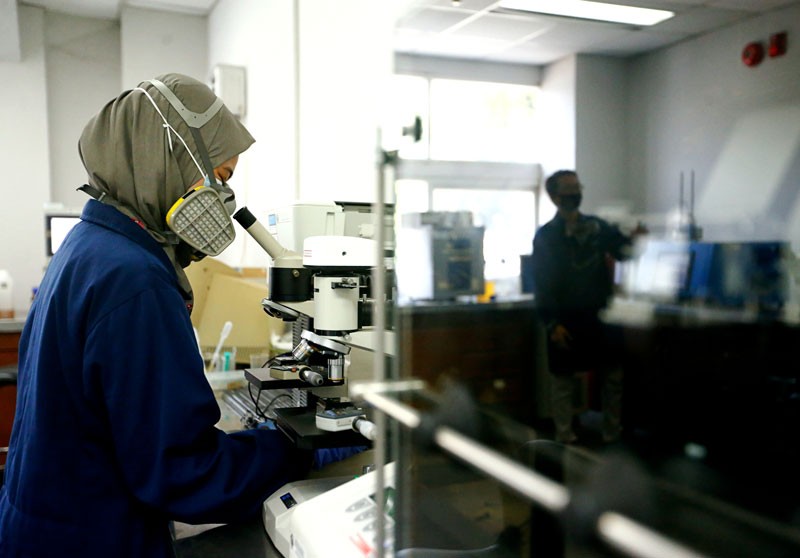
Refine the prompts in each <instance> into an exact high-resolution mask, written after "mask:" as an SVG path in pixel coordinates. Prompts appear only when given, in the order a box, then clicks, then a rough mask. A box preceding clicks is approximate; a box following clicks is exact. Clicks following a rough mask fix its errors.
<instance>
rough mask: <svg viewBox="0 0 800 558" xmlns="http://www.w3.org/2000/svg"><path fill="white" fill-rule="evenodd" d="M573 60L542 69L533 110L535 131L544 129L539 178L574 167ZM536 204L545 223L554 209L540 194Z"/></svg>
mask: <svg viewBox="0 0 800 558" xmlns="http://www.w3.org/2000/svg"><path fill="white" fill-rule="evenodd" d="M577 60H578V59H577V56H569V57H567V58H564V59H563V60H559V61H558V62H555V63H554V64H550V65H549V66H547V67H546V68H544V73H543V76H542V86H541V87H542V89H541V94H540V97H539V99H540V102H539V111H537V112H538V113H539V114H540V115H541V116H540V117H541V121H540V123H539V129H541V130H548V133H547V134H545V135H544V137H542V138H541V145H540V147H539V151H540V152H541V157H540V159H539V160H540V161H541V162H542V177H543V179H546V178H547V177H548V176H550V175H551V174H552V173H554V172H555V171H557V170H559V169H574V168H575V163H576V157H575V146H576V139H575V137H576V132H577V125H576V120H575V119H576V106H575V103H576V93H575V92H576V87H577V66H578V62H577ZM539 201H540V203H539V216H538V217H539V222H540V223H546V222H547V221H549V220H550V219H551V218H552V217H553V213H554V212H555V207H554V206H553V204H552V203H551V202H550V199H549V198H548V197H547V195H546V194H544V193H543V194H542V195H540V197H539Z"/></svg>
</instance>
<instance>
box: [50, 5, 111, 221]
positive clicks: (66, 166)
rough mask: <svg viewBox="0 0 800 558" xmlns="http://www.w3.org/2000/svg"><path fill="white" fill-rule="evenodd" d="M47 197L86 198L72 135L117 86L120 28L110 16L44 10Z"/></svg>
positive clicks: (68, 203) (68, 201)
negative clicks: (48, 165) (102, 16)
mask: <svg viewBox="0 0 800 558" xmlns="http://www.w3.org/2000/svg"><path fill="white" fill-rule="evenodd" d="M44 21H45V28H44V29H45V31H44V37H45V48H46V68H47V71H46V76H47V85H46V87H47V121H48V124H49V145H50V176H51V183H50V199H51V201H53V202H57V203H60V204H62V205H64V206H65V207H68V208H81V207H83V205H84V204H85V203H86V200H87V199H89V198H88V196H87V195H86V194H84V193H83V192H76V191H75V189H76V188H77V187H79V186H80V185H82V184H85V183H86V169H84V168H83V164H82V163H81V160H80V157H79V156H78V139H79V138H80V135H81V133H82V132H83V127H84V126H85V125H86V122H88V120H89V119H90V118H91V117H92V116H93V115H94V114H95V113H97V111H98V110H100V108H101V107H103V106H104V105H105V104H106V103H107V102H108V101H109V100H111V99H112V98H114V97H116V96H117V95H118V94H119V92H120V33H119V24H118V23H117V22H115V21H111V20H104V19H94V18H85V17H76V16H69V15H65V14H59V13H57V12H46V13H45V18H44Z"/></svg>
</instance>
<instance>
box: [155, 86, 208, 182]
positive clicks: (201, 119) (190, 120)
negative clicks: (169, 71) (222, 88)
mask: <svg viewBox="0 0 800 558" xmlns="http://www.w3.org/2000/svg"><path fill="white" fill-rule="evenodd" d="M149 82H150V83H151V84H152V85H153V86H154V87H155V88H156V89H158V90H159V92H161V94H162V95H164V97H165V98H166V99H167V101H169V104H170V105H172V108H174V109H175V111H176V112H177V113H178V114H179V115H180V116H181V118H183V121H184V122H186V125H187V126H189V130H190V131H191V132H192V138H194V142H195V145H196V146H197V151H198V153H199V154H200V160H201V161H202V163H203V166H204V167H205V169H206V172H205V175H204V176H205V182H206V186H211V187H214V186H216V183H217V181H216V180H212V177H213V176H214V166H213V165H212V164H211V158H210V157H209V156H208V149H206V144H205V142H204V141H203V137H202V136H201V135H200V128H202V127H203V126H205V125H206V124H207V123H208V121H209V120H211V119H212V118H214V116H215V115H216V114H217V113H218V112H219V109H221V108H222V104H223V103H222V99H220V98H219V97H217V100H216V101H214V102H213V103H211V106H210V107H208V108H207V109H206V111H205V112H194V111H191V110H189V109H188V108H186V106H185V105H184V104H183V103H182V102H181V100H180V99H178V97H177V96H176V95H175V93H173V92H172V90H171V89H170V88H169V87H167V86H166V85H165V84H164V83H163V82H162V81H159V80H157V79H151V80H149ZM151 101H152V99H151ZM162 118H163V115H162ZM165 121H166V119H165ZM175 133H176V134H177V132H175ZM179 137H180V136H179ZM200 173H201V174H203V172H202V170H201V172H200Z"/></svg>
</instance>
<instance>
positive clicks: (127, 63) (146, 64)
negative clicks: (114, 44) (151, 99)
mask: <svg viewBox="0 0 800 558" xmlns="http://www.w3.org/2000/svg"><path fill="white" fill-rule="evenodd" d="M120 26H121V51H122V55H121V56H122V68H121V71H122V86H121V88H120V91H122V90H125V89H131V88H133V87H136V86H137V85H138V84H139V83H140V82H142V81H144V80H146V79H151V78H154V77H156V76H157V75H159V74H164V73H168V72H177V73H180V74H186V75H188V76H191V77H193V78H195V79H198V80H200V81H204V82H206V83H209V82H210V81H209V78H210V75H209V72H208V18H206V17H205V16H194V15H188V14H176V13H169V12H162V11H157V10H146V9H141V8H131V7H127V6H125V7H123V8H122V14H121V16H120ZM226 32H227V33H229V34H233V30H231V29H228V30H226Z"/></svg>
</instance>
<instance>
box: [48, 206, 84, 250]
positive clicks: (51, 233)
mask: <svg viewBox="0 0 800 558" xmlns="http://www.w3.org/2000/svg"><path fill="white" fill-rule="evenodd" d="M80 220H81V219H80V213H79V212H63V213H46V214H45V216H44V243H45V253H46V254H47V257H52V256H53V254H55V253H56V251H57V250H58V249H59V247H61V243H62V242H64V239H65V238H66V236H67V233H69V231H71V230H72V227H74V226H75V225H77V224H78V222H79V221H80Z"/></svg>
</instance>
